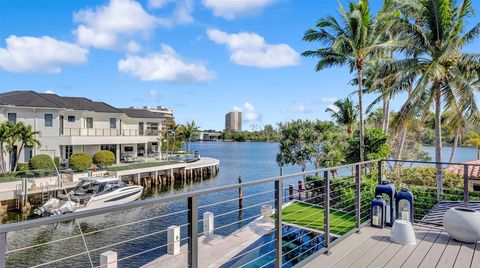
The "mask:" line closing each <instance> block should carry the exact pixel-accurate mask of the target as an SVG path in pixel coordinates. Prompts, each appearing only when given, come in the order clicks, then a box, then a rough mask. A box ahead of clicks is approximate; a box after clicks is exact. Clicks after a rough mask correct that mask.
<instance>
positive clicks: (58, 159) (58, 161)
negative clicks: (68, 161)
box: [53, 156, 60, 168]
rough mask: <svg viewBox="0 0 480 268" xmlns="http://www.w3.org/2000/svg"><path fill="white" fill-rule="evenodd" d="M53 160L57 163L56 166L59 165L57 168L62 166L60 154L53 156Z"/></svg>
mask: <svg viewBox="0 0 480 268" xmlns="http://www.w3.org/2000/svg"><path fill="white" fill-rule="evenodd" d="M53 162H54V163H55V166H57V168H59V167H60V156H55V157H54V158H53Z"/></svg>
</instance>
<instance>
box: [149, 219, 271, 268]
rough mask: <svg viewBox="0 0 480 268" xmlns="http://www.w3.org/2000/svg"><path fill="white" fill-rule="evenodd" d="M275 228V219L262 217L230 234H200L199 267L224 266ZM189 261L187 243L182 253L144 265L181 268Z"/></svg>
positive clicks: (164, 256)
mask: <svg viewBox="0 0 480 268" xmlns="http://www.w3.org/2000/svg"><path fill="white" fill-rule="evenodd" d="M274 228H275V225H274V222H273V220H272V221H269V220H264V219H263V218H262V217H260V218H258V219H255V220H254V221H252V222H250V223H249V224H247V225H245V226H244V227H242V228H240V229H239V230H237V231H235V232H234V233H232V234H230V235H228V236H218V235H210V236H206V235H202V236H200V237H199V238H198V252H199V253H200V254H199V256H198V267H220V266H222V264H225V263H227V262H228V261H230V260H232V258H234V257H235V256H237V255H239V253H241V252H242V251H243V250H244V249H245V248H247V247H248V246H249V245H251V244H252V243H253V242H255V241H256V240H258V239H259V238H260V237H262V236H263V235H266V234H268V233H270V232H271V231H272V230H273V229H274ZM219 245H220V246H219ZM187 261H188V245H187V244H185V245H183V246H182V247H181V248H180V254H178V255H169V254H165V255H163V256H161V257H159V258H158V259H156V260H154V261H152V262H149V263H147V264H145V265H144V266H142V267H143V268H154V267H159V266H162V267H169V268H177V267H178V268H180V267H187V266H188V263H187Z"/></svg>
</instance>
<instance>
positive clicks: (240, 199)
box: [238, 176, 243, 210]
mask: <svg viewBox="0 0 480 268" xmlns="http://www.w3.org/2000/svg"><path fill="white" fill-rule="evenodd" d="M238 184H242V176H238ZM242 208H243V188H242V186H240V187H238V209H240V210H241V209H242Z"/></svg>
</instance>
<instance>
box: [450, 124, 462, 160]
mask: <svg viewBox="0 0 480 268" xmlns="http://www.w3.org/2000/svg"><path fill="white" fill-rule="evenodd" d="M459 137H460V129H459V128H457V129H455V137H454V138H453V147H452V153H451V154H450V161H448V162H450V163H452V162H453V159H454V158H455V153H456V152H457V147H458V139H459Z"/></svg>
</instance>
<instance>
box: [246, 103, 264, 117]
mask: <svg viewBox="0 0 480 268" xmlns="http://www.w3.org/2000/svg"><path fill="white" fill-rule="evenodd" d="M243 108H244V110H245V111H244V113H243V120H244V121H247V122H260V121H262V115H261V114H259V113H258V112H257V109H256V108H255V106H253V104H252V103H251V102H248V101H247V102H245V103H244V104H243Z"/></svg>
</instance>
